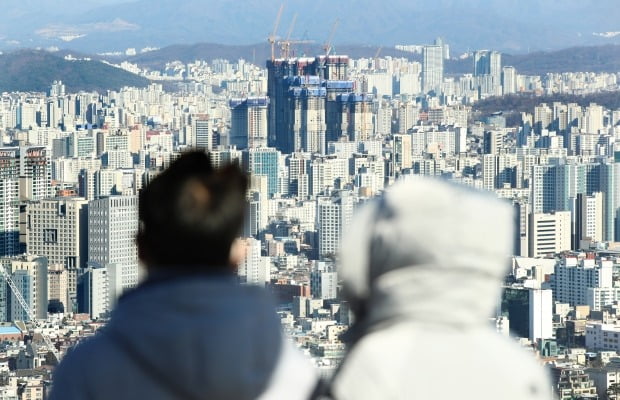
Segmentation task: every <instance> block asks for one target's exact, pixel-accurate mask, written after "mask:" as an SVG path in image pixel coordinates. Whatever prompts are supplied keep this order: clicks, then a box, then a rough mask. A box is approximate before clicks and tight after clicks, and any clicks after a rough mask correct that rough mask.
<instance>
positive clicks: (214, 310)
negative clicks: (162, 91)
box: [50, 152, 317, 400]
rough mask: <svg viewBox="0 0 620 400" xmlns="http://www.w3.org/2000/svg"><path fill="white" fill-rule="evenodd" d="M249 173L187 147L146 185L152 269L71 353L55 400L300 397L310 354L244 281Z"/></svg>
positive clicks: (143, 255) (306, 389) (147, 259)
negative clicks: (240, 268)
mask: <svg viewBox="0 0 620 400" xmlns="http://www.w3.org/2000/svg"><path fill="white" fill-rule="evenodd" d="M246 185H247V177H246V176H245V174H243V173H242V171H241V170H240V169H239V167H238V166H236V165H233V164H231V165H228V166H225V167H222V168H219V169H216V168H214V167H212V165H211V162H210V159H209V156H208V155H206V154H205V153H202V152H189V153H185V154H183V155H182V156H181V157H180V158H179V159H177V160H176V161H174V162H173V163H172V164H171V166H170V167H169V168H168V169H167V170H165V171H164V172H162V173H161V174H160V175H158V176H157V177H156V178H155V179H154V180H153V181H152V182H151V183H150V184H148V185H147V186H146V188H145V189H143V190H142V192H141V193H140V199H139V219H140V221H139V223H140V225H139V232H138V235H137V244H138V253H139V257H140V259H141V260H142V262H143V263H144V264H145V266H146V269H147V278H146V280H145V281H144V282H143V283H141V284H140V285H139V286H138V287H137V288H135V289H133V290H131V291H129V292H128V293H126V294H125V295H123V296H122V297H121V298H120V300H119V302H118V305H117V307H116V309H115V310H114V311H113V312H112V314H111V318H110V321H109V323H108V324H107V325H106V326H105V327H104V328H102V329H101V330H100V332H99V333H97V334H96V335H95V336H94V337H93V338H91V339H88V340H85V341H84V342H83V343H82V344H79V345H78V346H76V347H75V349H74V350H73V351H70V352H68V353H67V355H66V356H65V358H64V359H63V360H62V362H61V363H60V365H59V366H58V367H57V369H56V370H55V372H54V379H53V387H52V392H51V395H50V400H73V399H93V400H95V399H97V400H98V399H101V400H104V399H105V400H110V399H114V400H123V399H149V400H158V399H162V400H164V399H190V400H193V399H239V400H245V399H305V398H308V397H309V396H310V394H311V392H312V391H313V389H314V388H315V385H316V381H317V378H316V373H315V372H314V369H313V368H312V366H311V364H310V363H309V361H307V360H306V359H304V357H303V356H302V355H301V354H300V353H298V351H297V350H296V349H295V348H294V347H293V345H292V344H290V343H289V342H288V341H287V340H286V339H285V338H284V337H283V335H282V333H281V330H280V322H279V320H278V318H277V315H276V313H275V308H274V305H273V303H272V301H271V298H270V297H269V295H268V294H267V292H266V291H265V289H264V288H259V287H254V286H246V285H240V284H238V280H237V277H236V265H237V263H238V262H239V261H240V256H239V255H240V254H242V253H243V250H242V249H240V248H239V243H240V242H239V241H236V238H237V236H238V234H239V232H240V230H241V227H242V224H243V220H244V213H245V201H246V200H245V192H246Z"/></svg>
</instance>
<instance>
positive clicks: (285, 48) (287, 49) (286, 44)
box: [278, 14, 314, 58]
mask: <svg viewBox="0 0 620 400" xmlns="http://www.w3.org/2000/svg"><path fill="white" fill-rule="evenodd" d="M296 21H297V14H295V15H293V21H292V22H291V25H290V26H289V28H288V32H287V34H286V39H284V40H281V41H279V42H278V45H279V46H280V54H281V56H282V58H289V57H291V56H292V55H293V52H292V45H294V44H308V43H314V41H313V40H304V39H301V40H298V39H291V34H292V33H293V28H294V27H295V22H296Z"/></svg>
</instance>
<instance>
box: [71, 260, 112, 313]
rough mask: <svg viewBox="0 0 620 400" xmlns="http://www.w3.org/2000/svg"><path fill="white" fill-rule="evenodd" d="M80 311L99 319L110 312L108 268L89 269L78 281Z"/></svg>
mask: <svg viewBox="0 0 620 400" xmlns="http://www.w3.org/2000/svg"><path fill="white" fill-rule="evenodd" d="M77 303H78V310H79V312H81V313H85V314H89V315H90V318H92V319H97V318H102V317H105V316H107V314H108V313H109V311H110V308H111V307H110V304H111V303H110V293H109V280H108V268H105V267H101V266H97V267H88V268H87V269H86V270H85V271H84V273H83V274H82V275H80V278H79V281H78V296H77Z"/></svg>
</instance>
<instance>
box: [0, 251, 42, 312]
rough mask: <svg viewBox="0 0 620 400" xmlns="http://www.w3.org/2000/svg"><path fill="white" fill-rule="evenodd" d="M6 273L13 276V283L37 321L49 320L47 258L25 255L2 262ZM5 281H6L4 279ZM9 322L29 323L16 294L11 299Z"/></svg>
mask: <svg viewBox="0 0 620 400" xmlns="http://www.w3.org/2000/svg"><path fill="white" fill-rule="evenodd" d="M0 262H2V264H3V267H4V269H5V271H7V272H9V273H10V274H11V278H12V279H13V282H14V283H15V285H16V286H17V288H18V290H19V291H20V294H21V295H22V297H23V298H24V300H25V301H26V304H28V308H30V311H31V312H32V314H33V315H34V316H35V318H37V319H45V318H47V306H48V286H47V285H48V284H47V268H48V261H47V258H46V257H39V256H32V255H25V256H20V257H15V258H10V259H3V260H2V261H0ZM3 281H4V279H3ZM8 309H9V312H10V314H9V315H8V320H11V321H15V320H21V321H28V320H30V318H28V314H27V313H26V311H25V310H24V308H23V307H22V305H21V304H20V303H19V302H18V301H17V297H15V294H14V293H13V292H11V295H10V298H9V307H8Z"/></svg>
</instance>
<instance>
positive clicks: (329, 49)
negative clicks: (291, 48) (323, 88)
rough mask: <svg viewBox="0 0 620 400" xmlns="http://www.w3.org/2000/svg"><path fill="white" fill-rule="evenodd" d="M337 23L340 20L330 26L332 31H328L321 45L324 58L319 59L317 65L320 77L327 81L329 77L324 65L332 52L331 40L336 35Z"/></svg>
mask: <svg viewBox="0 0 620 400" xmlns="http://www.w3.org/2000/svg"><path fill="white" fill-rule="evenodd" d="M339 23H340V20H338V18H336V20H335V21H334V24H333V25H332V29H331V30H330V31H329V36H328V37H327V40H326V41H325V43H323V51H324V52H325V56H323V57H321V62H320V63H319V70H320V76H321V77H322V78H323V79H329V77H328V76H327V75H326V74H325V64H326V63H327V57H329V54H330V53H331V52H332V39H333V38H334V33H336V28H337V27H338V24H339Z"/></svg>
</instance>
